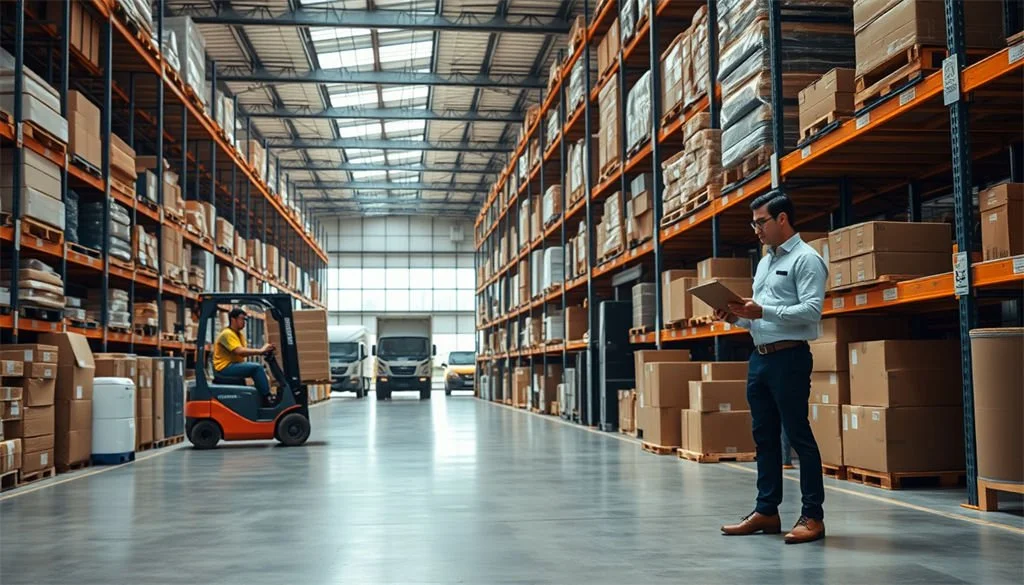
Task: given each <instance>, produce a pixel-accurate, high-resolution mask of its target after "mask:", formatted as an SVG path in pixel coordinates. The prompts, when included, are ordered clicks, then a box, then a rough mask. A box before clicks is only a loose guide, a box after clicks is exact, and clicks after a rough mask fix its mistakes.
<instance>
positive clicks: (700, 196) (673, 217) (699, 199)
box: [661, 185, 722, 227]
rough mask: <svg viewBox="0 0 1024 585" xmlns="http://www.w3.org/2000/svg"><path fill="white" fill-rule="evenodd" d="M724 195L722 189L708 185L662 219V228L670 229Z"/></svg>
mask: <svg viewBox="0 0 1024 585" xmlns="http://www.w3.org/2000/svg"><path fill="white" fill-rule="evenodd" d="M721 194H722V188H721V187H720V186H718V185H708V186H706V187H704V189H702V190H701V191H698V192H696V193H694V194H692V195H690V196H689V197H686V198H685V199H684V200H683V202H682V203H680V204H679V207H676V208H675V209H674V210H672V212H671V213H668V214H666V215H665V217H663V218H661V227H668V226H670V225H672V224H674V223H676V222H678V221H680V220H682V219H685V218H686V217H689V216H691V215H693V214H694V213H696V212H698V211H700V210H701V209H703V208H704V207H706V206H707V205H709V204H710V203H711V201H713V200H714V199H717V198H718V197H719V196H721Z"/></svg>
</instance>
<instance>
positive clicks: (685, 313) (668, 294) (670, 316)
mask: <svg viewBox="0 0 1024 585" xmlns="http://www.w3.org/2000/svg"><path fill="white" fill-rule="evenodd" d="M685 278H690V279H691V280H690V282H692V283H693V284H690V285H689V286H685V285H686V284H687V283H685V282H679V284H678V285H677V286H675V287H673V286H672V283H673V282H677V281H682V280H683V279H685ZM696 285H697V271H696V270H665V271H664V272H662V273H661V321H662V323H674V322H676V321H682V320H684V319H688V318H689V313H690V312H691V306H692V303H691V301H690V299H691V297H692V295H690V294H689V293H687V292H686V291H687V289H689V288H692V287H693V286H696Z"/></svg>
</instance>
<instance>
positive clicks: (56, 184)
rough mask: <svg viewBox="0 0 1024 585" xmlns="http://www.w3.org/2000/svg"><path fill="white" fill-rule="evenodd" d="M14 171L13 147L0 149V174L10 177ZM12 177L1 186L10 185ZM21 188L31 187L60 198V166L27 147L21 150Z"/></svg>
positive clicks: (7, 186)
mask: <svg viewBox="0 0 1024 585" xmlns="http://www.w3.org/2000/svg"><path fill="white" fill-rule="evenodd" d="M13 171H14V149H13V148H4V149H0V176H3V177H12V176H13V174H12V173H13ZM10 181H12V179H8V182H6V183H5V184H4V185H3V186H4V188H9V187H11V182H10ZM20 186H21V189H22V191H24V190H25V189H28V188H32V189H35V190H37V191H39V192H40V193H45V194H46V195H49V196H50V197H53V198H55V199H57V200H60V167H59V166H57V165H56V164H54V163H53V162H52V161H50V159H48V158H46V157H44V156H42V155H39V154H37V153H36V152H35V151H32V150H29V149H27V148H26V149H23V150H22V159H21V184H20Z"/></svg>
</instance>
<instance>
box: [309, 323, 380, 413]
mask: <svg viewBox="0 0 1024 585" xmlns="http://www.w3.org/2000/svg"><path fill="white" fill-rule="evenodd" d="M368 340H369V334H368V332H367V330H366V327H363V326H362V325H333V326H330V327H328V328H327V341H328V342H329V344H330V356H331V392H355V393H356V398H362V397H363V396H366V394H367V393H368V392H369V391H370V372H371V369H370V365H369V363H368V362H369V354H368V353H367V351H366V346H367V342H368ZM299 359H300V360H301V359H302V356H299Z"/></svg>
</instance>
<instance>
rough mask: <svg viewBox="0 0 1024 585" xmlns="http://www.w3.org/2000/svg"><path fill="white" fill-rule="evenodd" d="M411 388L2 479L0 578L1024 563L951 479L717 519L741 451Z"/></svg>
mask: <svg viewBox="0 0 1024 585" xmlns="http://www.w3.org/2000/svg"><path fill="white" fill-rule="evenodd" d="M408 396H409V398H406V397H405V396H404V395H398V394H396V399H395V400H394V401H393V402H387V403H376V402H375V401H373V400H364V401H356V400H352V399H338V398H336V399H334V400H333V401H332V402H330V403H328V404H326V405H323V406H317V407H314V409H313V425H314V427H313V429H314V430H313V437H312V439H311V441H310V443H309V444H308V445H307V446H306V447H304V448H299V449H287V448H282V447H274V446H271V445H270V444H258V443H245V444H234V445H226V446H222V448H221V449H219V450H217V451H210V452H197V451H193V450H191V449H190V448H176V449H172V450H169V451H159V452H155V453H153V454H149V455H147V456H146V457H145V458H143V459H142V460H140V461H138V462H136V463H134V464H132V465H129V466H123V467H120V468H112V469H106V468H100V471H99V472H98V473H97V468H93V469H90V470H86V471H84V472H79V473H77V474H74V475H70V476H60V477H59V478H58V479H57V480H51V481H50V482H48V483H43V484H37V486H36V487H29V488H27V489H23V490H21V491H14V492H9V493H6V494H4V495H3V496H0V583H4V584H5V585H14V584H21V583H25V584H29V583H31V584H35V585H39V584H44V583H62V584H64V583H83V584H93V583H95V584H101V583H102V584H111V583H140V584H171V583H189V584H193V583H204V584H206V583H211V584H212V583H232V584H234V583H237V584H239V585H251V584H262V583H273V584H279V583H301V584H303V585H305V584H310V585H312V584H319V583H324V584H327V583H330V584H338V583H360V584H361V583H402V584H412V583H470V584H480V585H485V584H486V585H492V584H499V583H502V584H504V583H524V584H525V583H558V584H573V583H581V584H583V583H585V584H587V585H593V584H598V583H609V584H616V585H627V584H634V583H635V584H640V583H643V584H651V583H673V584H680V583H762V584H771V583H818V582H822V583H929V584H935V583H1020V582H1022V581H1024V521H1022V519H1021V518H1020V517H1019V516H1014V515H1010V514H1003V513H999V514H994V515H993V514H988V515H981V514H975V513H973V512H970V511H967V510H963V509H961V508H959V507H958V506H957V503H958V502H959V501H960V499H961V498H959V497H957V496H955V495H952V494H949V493H946V494H945V495H938V496H929V495H928V494H922V493H921V492H918V493H916V494H910V495H908V494H905V493H893V492H885V491H882V490H878V489H870V488H863V487H861V486H855V485H853V484H849V483H847V482H833V481H829V482H828V485H829V492H828V494H827V496H826V503H825V509H826V515H827V517H826V521H827V525H828V530H829V536H828V538H827V539H826V541H824V542H819V543H814V544H809V545H802V546H785V545H784V544H783V542H782V537H781V536H756V537H745V538H737V537H733V538H730V537H724V536H720V535H719V533H718V527H719V525H720V524H721V523H723V522H726V521H732V520H735V519H737V518H739V517H740V516H742V515H744V514H745V513H747V512H748V511H749V510H750V509H751V508H752V505H753V496H754V475H753V473H751V471H750V468H749V466H739V465H729V464H719V465H698V464H693V463H684V462H681V461H679V460H678V459H676V458H670V457H657V456H653V455H648V454H645V453H642V452H641V451H640V449H639V447H638V446H637V445H635V444H632V443H629V442H626V441H622V440H616V439H615V438H611V437H609V436H607V435H602V434H599V433H596V432H590V431H587V430H584V429H581V428H579V427H574V426H569V425H566V424H560V423H559V422H556V421H554V420H553V419H545V418H542V417H539V416H534V415H530V414H527V413H525V412H522V411H519V412H516V411H512V410H511V409H508V408H503V407H500V406H495V405H491V404H488V403H485V402H481V401H478V400H475V399H473V398H471V397H460V396H457V397H452V398H449V399H447V400H446V399H445V398H444V394H443V393H441V392H435V393H434V397H433V400H432V401H431V402H429V403H425V402H420V401H418V400H415V399H412V398H411V397H412V395H408ZM786 489H787V498H786V502H785V504H784V506H783V509H782V513H783V521H784V523H785V524H787V525H790V524H791V523H792V522H793V521H795V520H796V516H797V514H798V510H799V497H798V484H796V483H795V482H787V483H786ZM932 493H933V494H934V492H932ZM930 506H935V507H936V510H937V512H929V511H927V510H926V509H925V508H926V507H930ZM977 519H982V520H977Z"/></svg>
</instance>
